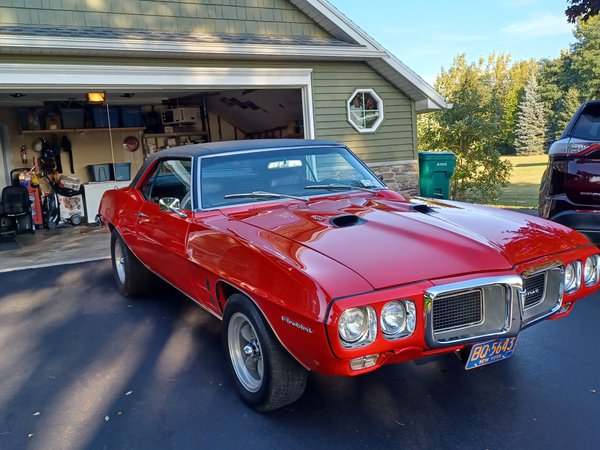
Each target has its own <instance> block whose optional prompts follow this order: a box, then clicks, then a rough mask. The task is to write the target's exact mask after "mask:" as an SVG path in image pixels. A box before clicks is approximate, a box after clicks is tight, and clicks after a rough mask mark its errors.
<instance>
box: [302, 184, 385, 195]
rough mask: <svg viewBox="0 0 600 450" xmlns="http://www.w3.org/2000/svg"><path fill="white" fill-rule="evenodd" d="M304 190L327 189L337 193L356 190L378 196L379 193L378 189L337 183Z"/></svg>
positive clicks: (307, 187)
mask: <svg viewBox="0 0 600 450" xmlns="http://www.w3.org/2000/svg"><path fill="white" fill-rule="evenodd" d="M304 189H327V190H331V191H337V190H342V191H347V190H350V189H356V190H358V191H365V192H371V193H373V194H376V193H377V192H378V190H377V189H372V188H366V187H362V186H352V185H351V184H337V183H331V184H311V185H309V186H304Z"/></svg>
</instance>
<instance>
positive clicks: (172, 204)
mask: <svg viewBox="0 0 600 450" xmlns="http://www.w3.org/2000/svg"><path fill="white" fill-rule="evenodd" d="M158 206H159V207H160V210H161V211H163V212H174V213H176V214H177V215H178V216H179V217H187V214H185V213H184V212H182V211H181V202H180V201H179V199H178V198H177V197H163V198H161V199H160V200H158Z"/></svg>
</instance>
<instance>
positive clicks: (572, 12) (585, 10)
mask: <svg viewBox="0 0 600 450" xmlns="http://www.w3.org/2000/svg"><path fill="white" fill-rule="evenodd" d="M568 3H570V4H571V6H569V7H568V8H567V10H566V11H565V15H566V16H567V18H568V20H569V22H571V23H575V22H577V19H579V18H581V19H583V20H588V19H589V18H590V17H592V16H597V15H598V14H600V0H569V1H568Z"/></svg>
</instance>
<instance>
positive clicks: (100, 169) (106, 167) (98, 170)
mask: <svg viewBox="0 0 600 450" xmlns="http://www.w3.org/2000/svg"><path fill="white" fill-rule="evenodd" d="M87 168H88V172H89V174H90V180H91V181H108V180H110V175H111V174H110V164H90V165H89V166H87Z"/></svg>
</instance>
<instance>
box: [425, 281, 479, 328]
mask: <svg viewBox="0 0 600 450" xmlns="http://www.w3.org/2000/svg"><path fill="white" fill-rule="evenodd" d="M432 314H433V316H432V317H433V331H434V332H438V331H444V330H450V329H456V328H465V327H469V326H472V325H476V324H478V323H481V322H482V321H483V298H482V295H481V291H480V290H473V291H467V292H460V293H458V294H449V295H442V296H439V297H436V298H435V300H434V301H433V304H432Z"/></svg>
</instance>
